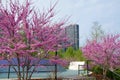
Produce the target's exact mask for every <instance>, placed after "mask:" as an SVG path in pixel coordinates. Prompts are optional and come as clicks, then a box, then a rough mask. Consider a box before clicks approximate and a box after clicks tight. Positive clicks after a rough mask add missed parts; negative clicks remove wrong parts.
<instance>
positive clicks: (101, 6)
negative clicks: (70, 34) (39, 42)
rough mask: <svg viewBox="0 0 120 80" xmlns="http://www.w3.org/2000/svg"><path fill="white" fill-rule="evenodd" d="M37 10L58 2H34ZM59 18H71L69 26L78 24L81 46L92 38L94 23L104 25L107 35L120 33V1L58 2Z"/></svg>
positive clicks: (61, 0)
mask: <svg viewBox="0 0 120 80" xmlns="http://www.w3.org/2000/svg"><path fill="white" fill-rule="evenodd" d="M33 1H34V5H35V6H36V8H39V9H43V7H45V8H49V6H50V4H52V3H55V2H56V1H57V0H33ZM55 12H57V17H58V18H64V17H66V16H68V17H69V16H71V17H70V19H69V24H78V25H79V28H80V29H79V30H80V46H82V45H84V43H85V41H86V39H87V38H88V37H90V33H91V27H92V26H93V22H95V21H97V22H98V23H99V24H101V25H102V28H103V30H104V31H105V32H106V33H112V34H116V33H120V0H58V4H57V6H56V8H55Z"/></svg>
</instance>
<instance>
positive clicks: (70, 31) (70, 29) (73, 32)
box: [65, 24, 79, 49]
mask: <svg viewBox="0 0 120 80" xmlns="http://www.w3.org/2000/svg"><path fill="white" fill-rule="evenodd" d="M65 33H66V35H67V36H68V38H69V39H70V43H72V47H73V48H74V49H79V25H78V24H73V25H69V26H67V27H66V29H65Z"/></svg>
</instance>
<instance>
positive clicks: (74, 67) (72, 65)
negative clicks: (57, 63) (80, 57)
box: [69, 61, 85, 70]
mask: <svg viewBox="0 0 120 80" xmlns="http://www.w3.org/2000/svg"><path fill="white" fill-rule="evenodd" d="M84 65H85V61H73V62H70V65H69V69H70V70H78V66H79V70H83V69H84Z"/></svg>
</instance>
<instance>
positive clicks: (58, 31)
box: [0, 0, 68, 80]
mask: <svg viewBox="0 0 120 80" xmlns="http://www.w3.org/2000/svg"><path fill="white" fill-rule="evenodd" d="M54 7H55V5H53V6H52V7H50V9H48V10H47V11H46V12H41V13H37V12H36V11H35V10H34V9H33V8H32V7H31V3H30V1H28V0H26V2H25V4H20V3H19V0H10V3H9V6H8V7H5V6H3V5H2V4H0V59H6V60H7V61H8V63H9V65H11V66H12V68H13V69H14V70H15V72H16V74H17V77H18V79H19V80H27V79H30V78H31V76H32V74H33V72H34V71H35V70H36V68H37V67H38V66H39V64H38V63H39V61H40V60H41V59H44V58H45V57H47V56H48V54H49V51H56V50H59V49H61V48H63V44H64V47H66V46H68V44H67V40H68V39H67V37H66V36H65V32H64V28H65V26H64V24H65V22H66V21H58V22H56V23H53V21H52V18H53V17H54V12H53V9H54ZM58 63H59V62H58ZM63 63H64V62H63ZM60 64H62V63H60ZM14 65H16V66H17V68H16V67H15V66H14ZM33 66H34V68H32V67H33ZM31 68H32V71H31V73H30V74H28V72H29V71H30V70H31ZM21 71H22V73H21Z"/></svg>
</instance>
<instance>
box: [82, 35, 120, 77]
mask: <svg viewBox="0 0 120 80" xmlns="http://www.w3.org/2000/svg"><path fill="white" fill-rule="evenodd" d="M82 51H83V53H84V55H85V57H86V58H87V59H89V60H93V61H94V62H95V64H96V65H100V66H102V67H103V75H104V76H106V72H107V70H108V69H112V70H114V69H116V68H117V67H118V66H120V61H119V58H120V35H108V36H106V37H104V38H102V39H101V40H100V42H97V40H94V41H92V42H91V41H90V42H88V43H87V44H86V46H84V47H83V49H82Z"/></svg>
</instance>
